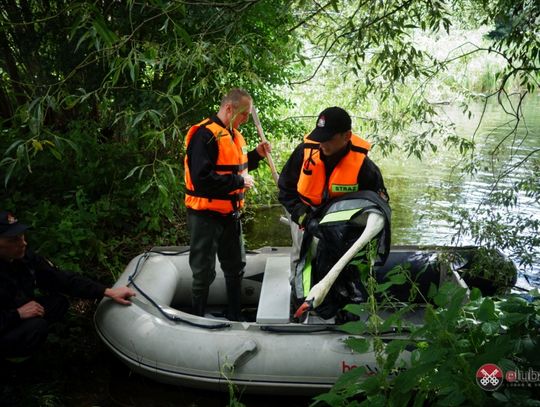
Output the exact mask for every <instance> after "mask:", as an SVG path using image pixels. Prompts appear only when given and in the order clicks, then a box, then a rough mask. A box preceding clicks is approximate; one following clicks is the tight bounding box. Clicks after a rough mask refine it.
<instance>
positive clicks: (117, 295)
mask: <svg viewBox="0 0 540 407" xmlns="http://www.w3.org/2000/svg"><path fill="white" fill-rule="evenodd" d="M103 295H105V297H109V298H111V299H112V300H113V301H116V302H117V303H118V304H122V305H131V301H129V298H131V297H134V296H135V291H133V290H132V289H131V288H129V287H126V286H122V287H115V288H107V289H106V290H105V293H104V294H103Z"/></svg>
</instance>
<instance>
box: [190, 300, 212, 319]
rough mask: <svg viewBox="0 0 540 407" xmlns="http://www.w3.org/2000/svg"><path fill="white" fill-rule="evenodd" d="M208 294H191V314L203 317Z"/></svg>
mask: <svg viewBox="0 0 540 407" xmlns="http://www.w3.org/2000/svg"><path fill="white" fill-rule="evenodd" d="M207 299H208V295H200V294H193V298H192V299H191V305H192V307H193V311H192V313H193V315H198V316H200V317H204V311H205V309H206V300H207Z"/></svg>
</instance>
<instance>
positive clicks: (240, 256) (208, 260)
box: [187, 210, 246, 301]
mask: <svg viewBox="0 0 540 407" xmlns="http://www.w3.org/2000/svg"><path fill="white" fill-rule="evenodd" d="M187 219H188V227H189V229H190V236H191V239H190V253H189V265H190V267H191V271H192V272H193V297H194V298H202V299H203V300H204V301H206V298H207V296H208V290H209V288H210V284H212V282H213V281H214V279H215V277H216V254H217V257H218V259H219V263H220V265H221V269H222V270H223V273H224V274H225V280H226V281H227V283H228V284H233V285H234V284H235V283H236V284H240V281H241V279H242V276H243V274H244V267H245V266H246V252H245V249H244V241H243V238H242V224H241V222H240V220H239V219H237V218H235V217H233V216H232V215H231V216H220V215H218V214H215V215H214V214H208V213H207V212H197V211H193V210H188V214H187Z"/></svg>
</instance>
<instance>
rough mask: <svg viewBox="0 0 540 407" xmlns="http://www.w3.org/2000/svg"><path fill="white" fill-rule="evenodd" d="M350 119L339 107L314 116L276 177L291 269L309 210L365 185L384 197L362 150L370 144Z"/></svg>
mask: <svg viewBox="0 0 540 407" xmlns="http://www.w3.org/2000/svg"><path fill="white" fill-rule="evenodd" d="M351 129H352V120H351V117H350V116H349V114H348V113H347V112H346V111H345V110H343V109H342V108H340V107H335V106H334V107H329V108H327V109H325V110H323V111H322V112H321V113H320V114H319V116H318V117H317V122H316V126H315V129H314V130H313V131H312V132H311V133H310V134H309V135H307V136H306V137H305V139H304V142H303V143H301V144H300V145H299V146H297V147H296V149H295V150H294V151H293V153H292V155H291V156H290V158H289V160H288V161H287V163H286V164H285V166H284V167H283V171H282V172H281V175H280V177H279V198H278V199H279V201H280V202H281V204H282V205H283V206H284V207H285V209H286V210H287V211H288V212H289V214H290V216H291V219H292V221H293V222H294V223H293V222H291V234H292V238H293V252H292V254H291V270H292V273H294V272H295V268H296V265H297V264H298V261H299V256H300V248H301V243H302V238H303V230H304V228H306V227H307V228H308V229H309V228H310V227H311V226H312V224H313V222H315V223H316V220H315V219H311V218H312V216H311V214H312V213H313V211H314V210H315V209H317V208H319V207H320V206H322V205H324V204H326V203H327V202H328V201H330V200H332V199H333V198H337V197H339V196H342V195H344V194H346V193H350V192H357V191H362V190H371V191H374V192H376V193H377V194H379V196H381V197H382V198H383V199H385V200H386V201H388V194H387V192H386V188H385V186H384V181H383V178H382V175H381V172H380V170H379V168H378V167H377V166H376V165H375V163H373V161H371V160H370V159H369V158H368V156H367V154H368V151H369V149H370V147H371V145H370V144H369V143H368V142H367V141H365V140H363V139H361V138H360V137H358V136H357V135H355V134H353V133H352V130H351Z"/></svg>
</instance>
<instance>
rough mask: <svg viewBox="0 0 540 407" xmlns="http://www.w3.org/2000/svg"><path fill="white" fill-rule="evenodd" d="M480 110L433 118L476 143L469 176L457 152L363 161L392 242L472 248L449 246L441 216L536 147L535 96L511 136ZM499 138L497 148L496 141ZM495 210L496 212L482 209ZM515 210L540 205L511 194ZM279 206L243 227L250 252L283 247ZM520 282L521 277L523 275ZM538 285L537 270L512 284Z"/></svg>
mask: <svg viewBox="0 0 540 407" xmlns="http://www.w3.org/2000/svg"><path fill="white" fill-rule="evenodd" d="M482 110H483V105H480V104H478V105H476V106H474V107H473V111H474V114H473V115H472V116H471V118H468V117H467V116H465V115H464V114H463V113H462V112H461V110H460V109H458V108H454V107H450V106H445V107H444V110H442V111H441V114H443V115H446V116H447V117H448V119H449V120H452V121H454V122H455V124H456V133H457V134H458V135H459V136H463V137H467V138H468V139H472V138H473V135H474V140H475V141H476V143H477V147H476V150H475V152H474V154H475V158H476V160H477V162H479V163H481V166H480V170H479V171H478V172H477V173H476V175H475V176H474V177H470V176H465V175H464V174H463V173H462V171H460V164H459V163H458V161H457V160H458V159H459V158H460V157H459V154H458V153H456V152H455V151H451V152H449V151H448V150H446V149H444V148H439V149H438V151H437V153H434V154H428V155H426V157H424V159H423V160H418V159H416V158H414V157H409V158H407V157H403V156H400V155H398V154H397V153H395V154H393V155H392V156H390V157H386V158H385V157H382V156H380V155H379V154H378V153H377V150H376V149H375V150H374V151H373V153H372V154H370V156H371V157H372V158H373V160H374V161H375V162H376V163H377V164H378V165H379V167H380V168H381V170H382V172H383V175H384V179H385V183H386V186H387V189H388V191H389V194H390V197H391V206H392V210H393V215H392V221H393V224H392V242H393V244H437V245H451V244H458V245H468V244H474V242H473V241H472V239H471V238H470V237H468V236H463V237H462V239H461V240H460V241H459V242H457V243H456V242H454V243H453V242H452V238H453V237H454V236H455V233H456V230H455V229H454V227H453V226H452V222H451V220H450V219H449V216H448V215H449V212H450V209H451V208H452V206H453V205H458V206H459V207H460V208H463V209H471V210H474V209H475V208H477V207H478V206H479V205H480V204H482V203H484V202H485V200H486V199H487V197H488V196H489V194H490V192H491V183H492V180H493V177H494V174H501V173H502V174H504V172H505V171H507V170H508V169H511V168H513V167H514V166H516V165H517V164H518V163H520V162H521V161H522V160H523V159H524V158H525V157H527V156H528V155H529V154H531V153H532V152H534V151H536V150H537V149H539V148H540V115H538V114H537V112H538V111H540V95H536V96H534V97H530V98H529V99H528V100H527V103H526V104H525V106H524V116H525V117H526V122H523V123H521V124H520V126H519V128H518V131H517V133H516V136H513V138H512V139H507V138H508V134H509V131H510V130H511V129H512V128H513V126H514V124H515V123H513V122H512V121H509V116H508V115H506V114H505V113H504V111H503V109H502V108H501V107H500V106H498V105H497V104H496V103H490V104H488V106H486V109H485V112H484V118H483V123H482V125H481V126H480V127H478V120H479V117H480V115H481V114H482ZM503 139H507V140H506V143H505V144H500V143H501V141H502V140H503ZM527 171H530V170H528V169H527V168H525V167H519V168H518V169H517V170H515V172H514V173H511V174H509V175H508V176H504V177H502V179H501V180H500V182H499V185H511V184H512V183H513V182H515V181H517V180H518V179H517V177H518V176H520V175H523V174H525V173H526V172H527ZM490 209H491V210H492V211H503V210H504V208H502V207H493V208H490ZM519 211H520V212H521V213H522V214H524V215H526V216H527V217H529V218H531V219H537V220H539V221H540V205H539V204H538V203H537V202H534V200H533V199H532V198H528V197H526V196H524V195H523V194H522V195H519ZM281 214H282V209H281V208H280V207H275V208H270V209H261V210H258V211H257V212H256V215H255V219H251V220H249V219H248V221H247V222H246V224H245V232H246V238H247V245H248V247H249V248H256V247H260V246H263V245H289V244H290V237H289V232H288V228H287V227H286V226H285V225H282V224H281V223H279V222H278V219H279V217H280V215H281ZM524 273H525V274H526V276H527V277H528V279H525V278H524V275H525V274H524ZM528 282H530V283H531V284H533V285H534V286H540V265H539V264H538V263H536V264H535V265H533V268H532V270H531V269H528V270H524V271H523V270H522V271H521V276H520V279H519V281H518V284H519V285H521V286H525V287H526V286H528Z"/></svg>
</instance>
